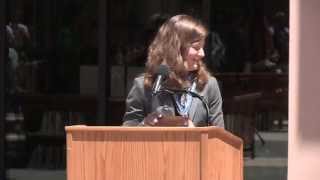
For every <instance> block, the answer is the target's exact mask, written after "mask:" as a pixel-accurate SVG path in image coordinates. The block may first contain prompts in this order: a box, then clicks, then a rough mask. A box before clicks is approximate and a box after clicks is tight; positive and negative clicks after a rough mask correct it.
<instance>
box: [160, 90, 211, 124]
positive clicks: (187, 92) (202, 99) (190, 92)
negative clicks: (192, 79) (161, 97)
mask: <svg viewBox="0 0 320 180" xmlns="http://www.w3.org/2000/svg"><path fill="white" fill-rule="evenodd" d="M158 93H168V94H170V95H174V94H183V93H186V94H190V95H191V96H192V97H196V98H198V99H199V100H200V101H201V102H202V104H203V106H204V107H205V109H206V113H207V118H206V123H207V126H210V124H209V107H208V103H207V102H206V100H205V99H204V97H203V96H200V95H199V94H198V93H195V92H193V91H190V90H185V89H182V90H179V89H164V88H161V89H160V90H159V91H158V92H157V93H156V94H158Z"/></svg>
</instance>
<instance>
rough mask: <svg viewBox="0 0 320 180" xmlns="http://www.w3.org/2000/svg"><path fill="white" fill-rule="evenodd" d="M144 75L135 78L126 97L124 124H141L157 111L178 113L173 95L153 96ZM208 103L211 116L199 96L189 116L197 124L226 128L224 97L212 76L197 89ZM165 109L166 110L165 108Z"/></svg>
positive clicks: (192, 105)
mask: <svg viewBox="0 0 320 180" xmlns="http://www.w3.org/2000/svg"><path fill="white" fill-rule="evenodd" d="M143 80H144V77H143V76H139V77H137V78H135V79H134V82H133V86H132V88H131V90H130V92H129V94H128V96H127V99H126V112H125V114H124V117H123V126H139V125H140V124H141V122H142V121H143V119H144V117H146V116H147V115H148V114H149V113H151V112H155V111H161V112H163V111H166V113H167V112H168V111H169V113H170V114H172V115H176V111H175V105H174V100H173V98H172V96H171V95H168V94H159V95H157V96H154V97H152V96H151V90H148V89H145V88H144V84H143ZM196 93H198V94H199V95H200V96H202V97H203V98H204V99H205V101H206V102H207V103H208V107H209V117H208V119H207V112H206V109H205V106H204V105H203V103H202V102H201V100H200V99H198V98H193V100H192V104H191V107H190V110H189V113H188V115H189V118H190V119H191V120H192V121H193V123H194V125H195V126H206V125H207V122H209V123H210V124H212V125H214V126H218V127H222V128H224V120H223V113H222V98H221V94H220V90H219V86H218V83H217V80H216V79H215V78H214V77H210V78H209V80H208V83H207V84H206V85H205V87H204V88H203V90H202V91H196ZM164 109H165V110H164Z"/></svg>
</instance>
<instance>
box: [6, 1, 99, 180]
mask: <svg viewBox="0 0 320 180" xmlns="http://www.w3.org/2000/svg"><path fill="white" fill-rule="evenodd" d="M6 10H7V19H6V22H5V28H6V37H7V50H8V63H7V66H6V70H7V73H6V97H7V99H6V113H5V126H6V129H5V131H6V137H5V139H6V155H5V156H6V167H7V169H8V171H7V177H8V178H9V179H35V178H36V177H41V178H46V177H48V176H50V173H52V172H56V173H54V176H57V177H56V178H55V179H65V166H66V164H65V163H66V162H65V161H66V148H65V131H64V126H65V125H75V124H86V125H94V124H95V123H96V114H97V110H96V109H97V100H96V99H97V98H96V95H97V89H98V88H97V87H98V66H97V64H98V63H97V62H98V34H97V32H98V1H97V0H95V1H90V2H89V1H79V0H66V1H55V0H31V1H24V0H13V1H11V0H10V1H7V7H6ZM51 170H53V171H51ZM55 174H56V175H55Z"/></svg>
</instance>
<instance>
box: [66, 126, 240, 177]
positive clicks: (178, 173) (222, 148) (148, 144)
mask: <svg viewBox="0 0 320 180" xmlns="http://www.w3.org/2000/svg"><path fill="white" fill-rule="evenodd" d="M66 131H67V178H68V180H200V179H201V180H209V179H224V180H227V179H230V180H237V179H238V180H241V179H243V174H242V171H243V168H242V141H241V140H240V139H239V138H237V137H235V136H233V135H232V134H230V133H227V132H226V131H224V130H222V129H220V128H214V127H204V128H186V127H103V126H100V127H97V126H91V127H90V126H69V127H66ZM221 138H223V140H221Z"/></svg>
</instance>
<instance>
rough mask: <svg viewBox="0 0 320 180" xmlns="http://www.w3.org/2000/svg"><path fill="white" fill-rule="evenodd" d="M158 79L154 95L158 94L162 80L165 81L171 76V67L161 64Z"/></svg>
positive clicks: (153, 91) (157, 72)
mask: <svg viewBox="0 0 320 180" xmlns="http://www.w3.org/2000/svg"><path fill="white" fill-rule="evenodd" d="M156 76H157V78H156V80H155V82H154V84H153V87H152V96H154V95H156V94H157V93H158V92H159V91H160V89H161V84H162V81H164V80H165V79H166V78H167V77H168V76H169V67H168V66H166V65H160V66H159V67H158V69H157V71H156Z"/></svg>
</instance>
